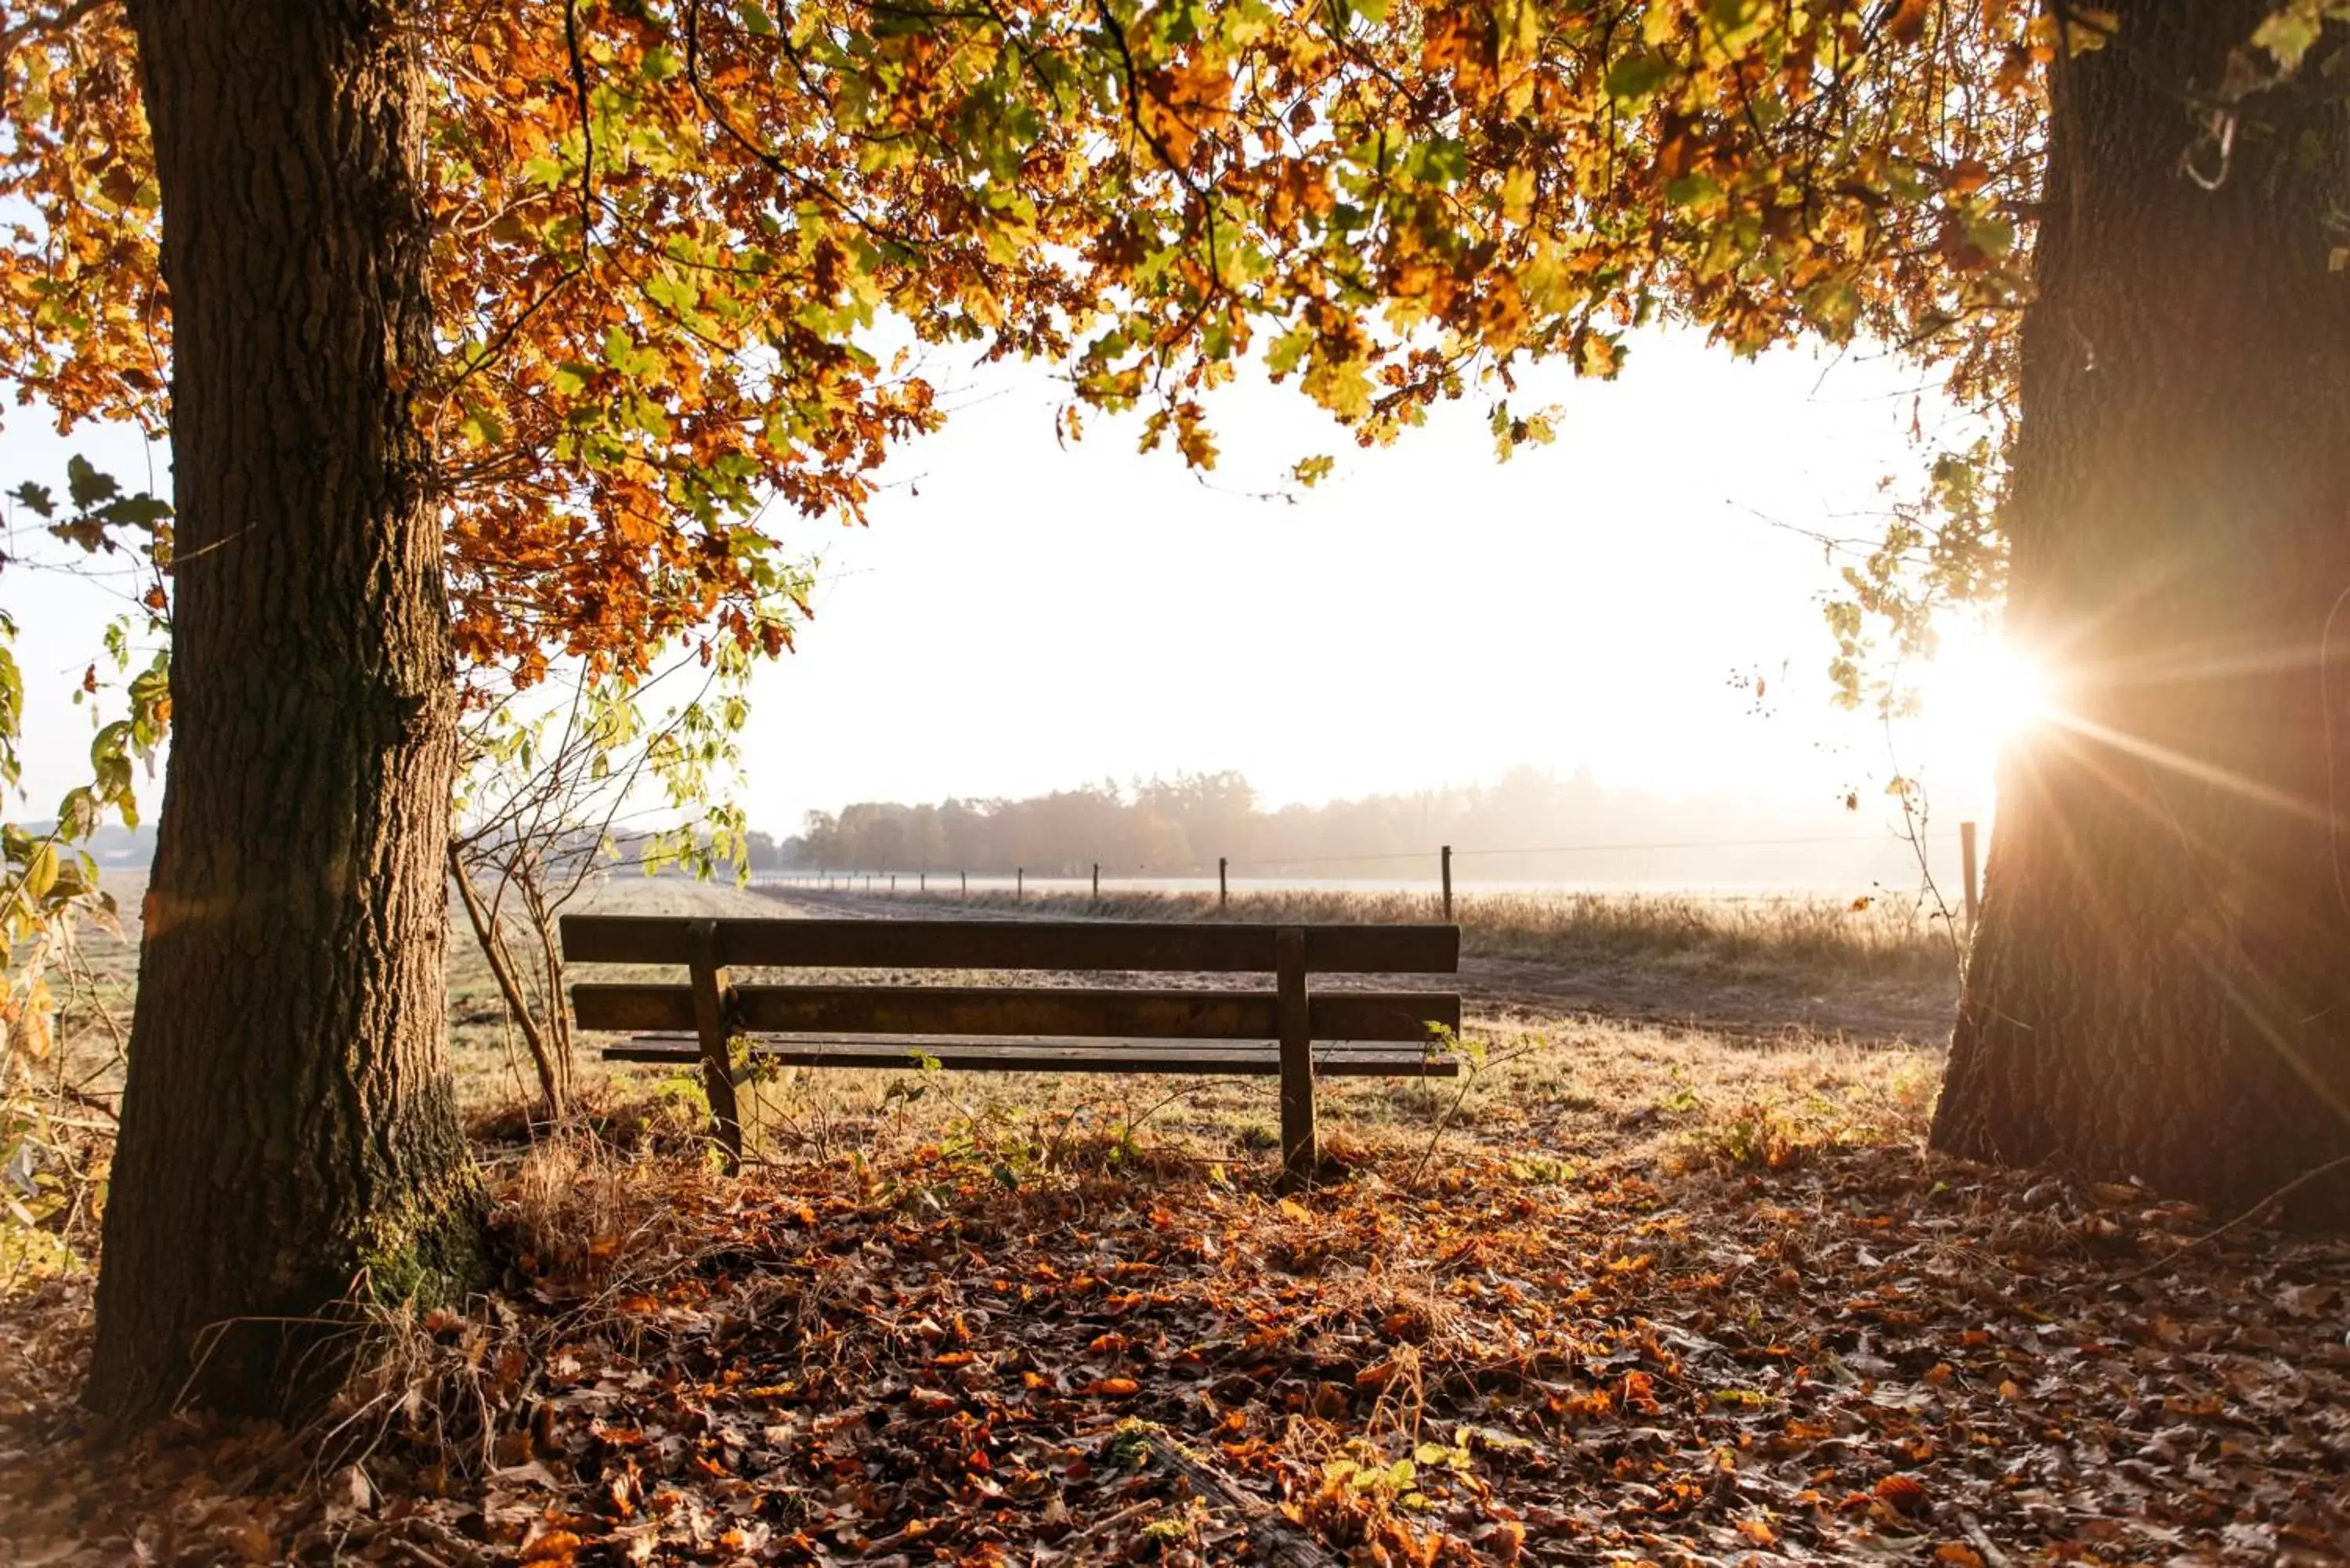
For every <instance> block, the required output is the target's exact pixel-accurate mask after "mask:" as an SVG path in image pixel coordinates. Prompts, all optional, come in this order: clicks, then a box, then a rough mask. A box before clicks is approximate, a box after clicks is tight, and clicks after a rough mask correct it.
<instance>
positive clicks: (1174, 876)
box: [750, 822, 1981, 926]
mask: <svg viewBox="0 0 2350 1568" xmlns="http://www.w3.org/2000/svg"><path fill="white" fill-rule="evenodd" d="M1823 846H1847V847H1851V848H1854V849H1874V850H1878V851H1887V852H1897V851H1898V853H1900V854H1902V855H1905V856H1908V857H1913V858H1914V860H1915V861H1916V862H1917V864H1918V869H1919V872H1920V875H1921V877H1922V878H1923V879H1924V880H1925V881H1926V882H1927V883H1928V884H1929V886H1930V885H1931V883H1932V881H1933V877H1932V875H1931V870H1930V867H1931V861H1932V858H1933V855H1934V851H1935V850H1936V849H1937V848H1944V849H1947V848H1955V849H1956V850H1957V852H1958V861H1959V864H1958V865H1957V866H1956V867H1950V869H1951V870H1953V871H1955V872H1956V874H1957V881H1958V885H1959V893H1958V896H1959V898H1960V900H1961V901H1962V902H1963V905H1964V908H1965V911H1966V919H1967V923H1968V924H1969V925H1970V926H1971V925H1972V924H1973V923H1974V918H1975V912H1976V910H1977V908H1978V907H1979V904H1980V901H1981V874H1980V870H1979V860H1978V856H1977V832H1976V825H1975V824H1974V823H1972V822H1962V823H1960V824H1959V825H1958V827H1957V829H1956V831H1950V830H1924V831H1921V832H1919V833H1917V834H1914V835H1899V834H1870V835H1857V834H1848V833H1847V834H1796V835H1784V836H1772V837H1762V838H1675V839H1655V840H1648V841H1638V840H1617V839H1610V840H1605V841H1594V842H1591V843H1587V844H1548V845H1533V846H1499V845H1494V846H1471V847H1467V848H1458V847H1455V846H1452V845H1450V844H1444V845H1439V846H1435V847H1434V848H1433V849H1414V850H1391V851H1378V852H1376V853H1368V854H1360V855H1293V856H1274V857H1254V858H1246V859H1240V858H1232V857H1218V859H1217V860H1216V863H1215V871H1214V874H1213V875H1212V876H1211V875H1210V874H1209V873H1208V872H1207V870H1206V868H1205V867H1204V865H1203V864H1201V863H1197V862H1195V863H1192V864H1191V865H1187V866H1184V867H1163V866H1162V867H1152V866H1147V865H1118V864H1115V863H1105V862H1101V861H1092V862H1087V863H1083V864H1079V865H1072V864H1071V863H1070V862H1068V861H1066V860H1064V861H1058V862H1055V864H1054V865H1052V866H1049V867H1036V868H1035V871H1034V872H1033V874H1032V870H1031V868H1030V867H1026V866H1015V867H1013V868H1012V870H1010V871H1009V872H1005V871H1003V870H1000V869H989V870H985V871H981V872H978V873H973V872H972V871H969V870H965V869H962V868H958V869H955V870H951V871H947V870H936V869H933V868H931V867H914V868H912V869H910V870H909V869H905V868H902V867H887V866H884V867H824V866H818V867H754V868H753V870H752V871H751V874H750V877H751V882H752V884H753V885H754V886H756V887H771V888H808V889H811V890H819V891H838V892H852V893H868V894H879V895H883V896H888V895H898V894H904V893H912V894H916V895H919V896H922V897H926V898H927V897H935V896H940V895H949V896H954V897H960V898H968V897H969V896H970V895H971V892H972V888H974V887H976V888H979V890H980V891H981V892H982V893H983V894H987V893H1001V892H1003V891H1004V890H1006V889H1009V890H1010V891H1011V892H1012V894H1013V896H1014V898H1025V897H1026V896H1028V894H1030V893H1031V892H1035V893H1036V894H1039V895H1043V894H1046V893H1059V894H1067V893H1070V892H1075V891H1077V890H1080V889H1083V890H1087V891H1088V892H1089V893H1090V895H1091V897H1093V898H1096V899H1099V898H1101V897H1102V892H1103V888H1105V887H1107V888H1109V889H1110V890H1111V892H1113V893H1121V892H1123V893H1141V892H1160V893H1200V892H1205V891H1207V890H1209V889H1211V888H1212V889H1213V890H1214V891H1215V893H1216V895H1217V898H1218V901H1219V903H1229V902H1230V900H1231V898H1232V887H1233V884H1234V883H1235V881H1238V882H1241V883H1243V884H1244V887H1243V891H1258V892H1270V891H1282V890H1304V889H1309V888H1348V887H1352V888H1360V889H1363V890H1378V891H1397V890H1403V889H1406V888H1425V889H1426V890H1428V891H1429V892H1431V893H1434V894H1437V895H1438V896H1439V897H1440V898H1441V900H1442V904H1443V908H1444V911H1445V913H1446V915H1447V916H1448V917H1449V916H1450V915H1451V913H1452V910H1453V898H1454V890H1455V878H1454V876H1453V863H1454V862H1455V861H1457V860H1471V859H1476V858H1480V857H1494V858H1498V857H1511V858H1516V859H1525V858H1530V857H1539V856H1602V855H1609V856H1629V855H1654V854H1658V853H1674V854H1681V853H1688V852H1691V851H1709V850H1711V851H1736V850H1756V849H1796V848H1806V847H1813V848H1816V847H1823ZM1413 865H1418V866H1420V867H1426V871H1425V873H1424V874H1423V875H1421V876H1412V875H1410V874H1409V872H1408V871H1407V872H1406V874H1405V875H1403V876H1401V877H1396V876H1390V875H1386V874H1381V875H1379V876H1378V877H1375V878H1369V879H1366V878H1360V877H1344V876H1333V875H1330V874H1328V871H1327V868H1329V867H1345V866H1378V867H1399V868H1402V867H1410V866H1413ZM1307 867H1312V868H1321V869H1320V871H1319V872H1312V873H1308V874H1305V875H1301V874H1300V868H1307ZM1235 871H1238V872H1241V873H1242V875H1241V876H1240V877H1234V876H1233V873H1234V872H1235ZM1623 880H1624V879H1622V878H1617V882H1618V883H1619V884H1620V883H1622V882H1623ZM1506 885H1507V886H1508V887H1509V888H1513V889H1514V890H1534V889H1538V888H1544V887H1548V888H1555V889H1558V890H1577V889H1578V888H1581V890H1597V889H1595V888H1589V887H1588V886H1587V885H1579V884H1578V883H1577V882H1576V881H1575V879H1572V878H1557V879H1549V880H1545V879H1541V878H1535V879H1521V878H1513V879H1509V881H1508V882H1507V884H1506ZM1487 886H1488V887H1491V886H1492V884H1490V883H1489V884H1487ZM1620 890H1624V891H1632V890H1636V889H1634V888H1629V887H1622V888H1620ZM1657 890H1662V889H1657ZM1788 890H1799V889H1792V888H1791V889H1788Z"/></svg>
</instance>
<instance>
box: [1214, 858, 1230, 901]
mask: <svg viewBox="0 0 2350 1568" xmlns="http://www.w3.org/2000/svg"><path fill="white" fill-rule="evenodd" d="M1231 864H1232V862H1231V861H1229V860H1227V859H1225V858H1224V857H1222V856H1221V855H1219V856H1217V857H1216V908H1218V909H1223V908H1225V907H1226V906H1228V905H1229V904H1231V903H1232V884H1231V883H1230V882H1227V881H1226V880H1224V868H1225V867H1227V866H1229V865H1231Z"/></svg>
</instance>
